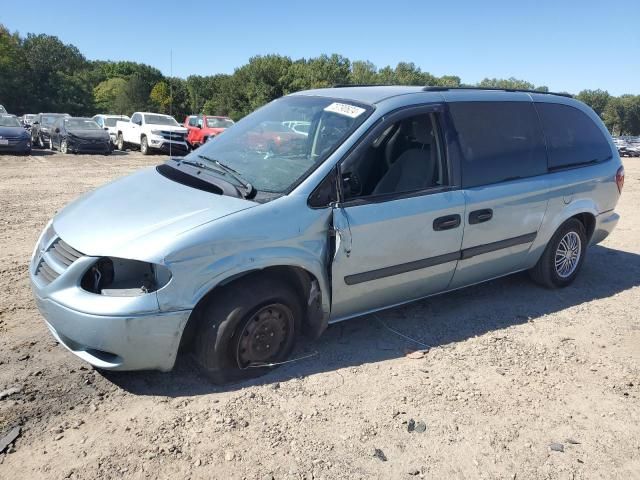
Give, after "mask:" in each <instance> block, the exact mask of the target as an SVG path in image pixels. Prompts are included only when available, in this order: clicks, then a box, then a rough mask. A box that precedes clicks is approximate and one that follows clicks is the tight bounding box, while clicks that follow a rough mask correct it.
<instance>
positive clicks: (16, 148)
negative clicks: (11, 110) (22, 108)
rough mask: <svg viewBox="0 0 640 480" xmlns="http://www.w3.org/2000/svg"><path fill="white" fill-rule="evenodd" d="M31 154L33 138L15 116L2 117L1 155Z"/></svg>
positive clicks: (0, 121)
mask: <svg viewBox="0 0 640 480" xmlns="http://www.w3.org/2000/svg"><path fill="white" fill-rule="evenodd" d="M2 153H22V154H24V155H29V154H31V136H30V135H29V132H27V131H26V130H25V129H24V128H23V127H22V125H21V124H20V122H19V121H18V119H17V118H16V117H14V116H13V115H0V154H2Z"/></svg>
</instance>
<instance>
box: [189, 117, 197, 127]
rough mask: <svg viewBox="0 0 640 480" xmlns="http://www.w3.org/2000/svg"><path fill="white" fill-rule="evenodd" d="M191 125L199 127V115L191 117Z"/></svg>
mask: <svg viewBox="0 0 640 480" xmlns="http://www.w3.org/2000/svg"><path fill="white" fill-rule="evenodd" d="M189 126H191V127H197V126H198V117H189Z"/></svg>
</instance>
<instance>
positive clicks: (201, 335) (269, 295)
mask: <svg viewBox="0 0 640 480" xmlns="http://www.w3.org/2000/svg"><path fill="white" fill-rule="evenodd" d="M301 318H302V304H301V302H300V300H299V298H298V296H297V294H296V293H295V291H294V290H293V289H292V288H291V287H289V285H287V284H286V283H285V282H283V281H282V280H280V279H278V278H277V277H273V276H271V275H260V276H256V277H251V278H247V279H246V280H239V281H237V282H234V283H232V284H230V285H228V286H225V287H222V288H221V289H220V290H219V291H216V292H215V293H214V294H213V297H212V298H211V299H210V301H209V302H208V303H207V304H206V305H205V306H204V308H203V310H202V312H201V318H200V323H199V326H198V331H197V334H196V340H195V356H196V360H197V362H198V364H199V365H200V367H201V369H202V370H203V371H204V373H205V374H206V375H207V376H208V377H209V378H210V379H211V380H212V381H213V382H214V383H218V384H224V383H230V382H237V381H240V380H244V379H248V378H253V377H257V376H260V375H264V374H265V373H267V372H268V371H269V370H270V369H271V368H273V366H274V365H273V364H276V363H280V362H282V361H284V360H286V359H287V358H288V357H289V355H290V354H291V351H292V350H293V347H294V345H295V339H296V336H297V333H298V330H299V325H300V321H301Z"/></svg>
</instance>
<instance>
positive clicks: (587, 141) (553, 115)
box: [536, 103, 611, 169]
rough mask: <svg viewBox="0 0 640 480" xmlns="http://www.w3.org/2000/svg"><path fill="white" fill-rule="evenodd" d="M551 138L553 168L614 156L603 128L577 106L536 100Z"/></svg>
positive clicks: (545, 131)
mask: <svg viewBox="0 0 640 480" xmlns="http://www.w3.org/2000/svg"><path fill="white" fill-rule="evenodd" d="M536 109H537V110H538V113H539V114H540V121H541V122H542V129H543V131H544V135H545V138H546V141H547V150H548V154H549V168H550V169H560V168H566V167H573V166H580V165H583V164H587V163H593V162H604V161H606V160H608V159H610V158H611V148H610V146H609V143H608V142H607V139H606V138H605V136H604V135H603V133H602V131H601V130H600V128H599V127H598V126H597V125H596V124H595V123H594V121H593V120H591V118H589V116H588V115H587V114H585V113H584V112H582V111H580V110H578V109H577V108H574V107H571V106H568V105H560V104H556V103H536Z"/></svg>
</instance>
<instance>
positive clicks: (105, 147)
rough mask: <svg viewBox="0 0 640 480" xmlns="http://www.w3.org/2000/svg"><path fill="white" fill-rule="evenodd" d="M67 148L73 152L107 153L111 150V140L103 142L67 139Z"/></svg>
mask: <svg viewBox="0 0 640 480" xmlns="http://www.w3.org/2000/svg"><path fill="white" fill-rule="evenodd" d="M67 144H68V145H69V150H71V151H72V152H74V153H109V152H111V150H112V147H111V140H108V141H103V142H96V143H94V142H91V141H78V140H67Z"/></svg>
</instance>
